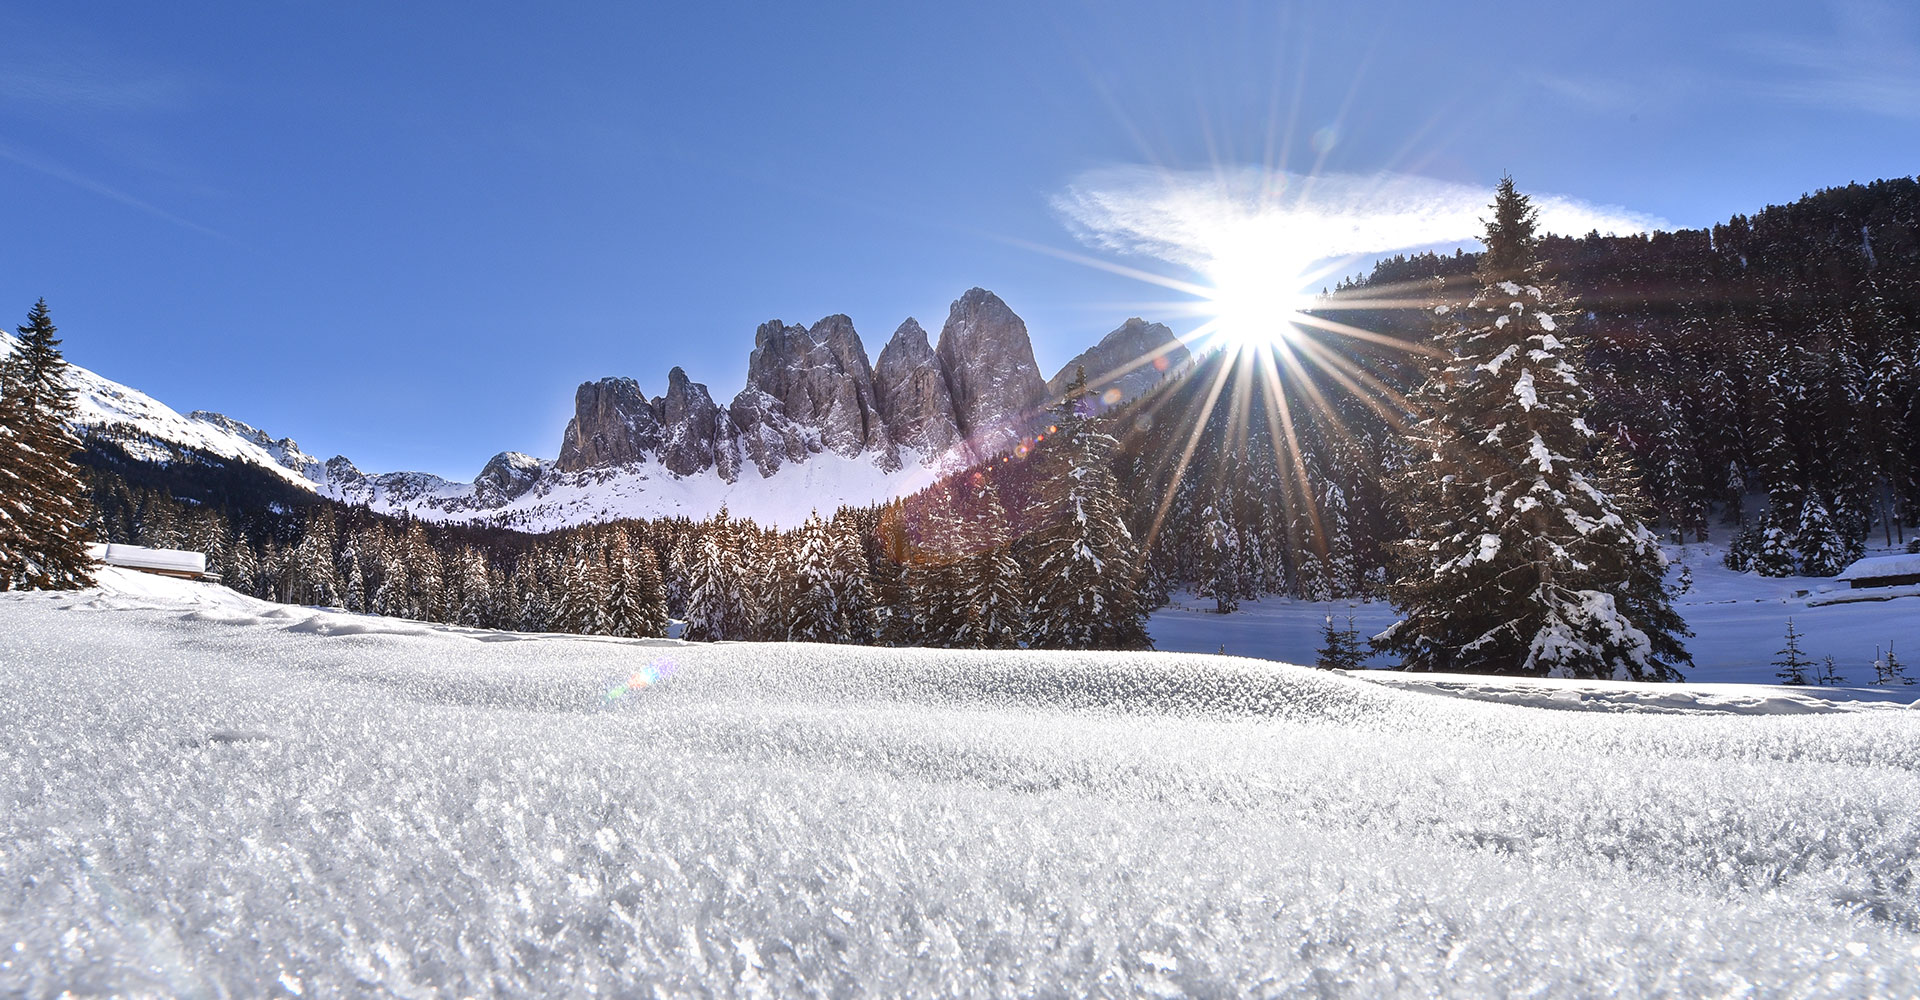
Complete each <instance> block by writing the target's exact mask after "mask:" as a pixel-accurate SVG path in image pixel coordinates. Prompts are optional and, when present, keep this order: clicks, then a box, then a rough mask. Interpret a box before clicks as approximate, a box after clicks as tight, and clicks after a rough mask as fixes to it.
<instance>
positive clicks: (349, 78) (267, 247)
mask: <svg viewBox="0 0 1920 1000" xmlns="http://www.w3.org/2000/svg"><path fill="white" fill-rule="evenodd" d="M1547 6H1549V5H1536V4H1484V3H1464V4H1433V3H1408V4H1359V3H1353V4H1338V5H1335V4H1315V5H1294V4H1280V3H1191V4H1188V3H1179V4H1175V3H1167V4H1133V3H1057V4H1055V3H1034V2H1024V3H967V4H883V3H875V4H870V5H826V4H818V5H816V4H790V5H773V4H757V5H730V4H721V3H713V4H655V3H619V4H614V3H605V4H598V5H589V4H549V5H530V4H479V3H459V4H455V3H447V4H441V5H436V4H429V3H406V4H394V3H370V4H356V3H349V2H328V3H317V2H315V3H309V2H287V0H278V2H235V3H227V4H216V3H207V4H194V5H172V4H149V3H121V4H110V3H93V2H88V0H75V2H71V3H62V4H34V5H27V4H13V5H8V6H7V7H5V8H0V37H5V38H7V39H8V51H9V57H8V59H7V60H6V61H5V63H4V64H3V65H0V185H4V188H3V189H0V190H4V192H5V193H4V195H0V213H4V214H3V215H0V223H3V224H4V226H5V231H6V233H7V239H6V240H5V241H4V243H3V244H0V307H5V308H11V309H12V310H13V312H14V313H15V314H18V315H19V316H24V315H25V312H26V309H27V307H28V306H29V305H30V304H31V303H32V301H33V300H34V299H35V298H36V297H38V296H43V295H44V296H46V298H47V299H48V301H49V304H50V305H51V306H52V308H53V314H54V318H55V320H56V322H58V323H59V324H60V326H61V327H62V330H63V332H64V333H65V335H66V336H67V338H68V349H69V354H70V356H71V357H72V358H73V359H74V360H75V361H77V362H78V363H80V364H83V365H86V366H87V367H90V368H93V369H95V370H97V371H100V372H101V373H102V374H105V375H108V376H109V377H113V378H117V379H119V380H121V381H124V382H128V383H130V384H132V385H134V386H136V387H139V388H141V389H144V390H146V391H149V392H151V393H153V394H155V395H156V396H158V397H159V398H161V399H162V400H164V401H166V402H168V403H169V404H171V405H173V406H175V407H176V408H178V409H181V410H188V409H195V408H204V409H216V410H221V411H224V412H226V413H228V414H230V415H232V416H235V417H238V418H240V419H243V420H246V421H249V422H251V423H254V424H256V425H259V426H261V427H263V428H266V429H268V430H270V431H272V432H274V433H276V434H291V435H293V436H295V437H296V438H298V439H299V440H300V442H301V444H302V446H303V447H305V448H306V449H307V450H309V451H312V452H315V453H317V454H319V455H321V456H323V457H324V456H327V455H332V454H334V453H336V452H344V453H346V454H348V455H349V456H350V457H352V458H354V459H355V460H356V461H357V462H359V463H360V464H361V465H362V467H363V468H367V469H369V470H387V469H396V468H411V469H424V470H428V471H434V472H439V473H442V474H446V475H452V476H458V477H461V478H466V477H469V476H471V475H472V474H473V473H474V472H475V471H477V470H478V469H479V467H480V465H481V464H482V463H483V462H484V461H485V460H486V459H487V457H488V456H489V455H491V454H492V453H494V452H496V451H499V450H502V449H514V450H520V451H526V452H530V453H533V454H537V455H544V456H549V457H551V456H552V455H553V454H555V452H556V451H557V449H558V444H559V436H560V431H561V429H562V427H563V426H564V424H565V421H566V418H567V416H568V415H569V412H570V409H571V402H572V395H573V388H574V386H575V385H576V384H578V383H579V382H580V381H582V380H585V379H590V378H597V377H600V376H604V375H631V376H633V377H635V378H637V379H639V381H640V383H641V385H642V387H643V388H644V389H646V391H647V392H648V393H649V394H652V393H656V392H659V391H661V390H663V389H664V387H665V381H666V371H667V369H668V368H670V367H672V366H674V365H682V366H684V367H685V368H686V369H687V370H688V372H689V373H690V374H692V376H693V377H694V378H695V379H696V380H699V381H704V382H706V383H708V384H709V385H710V386H711V387H712V388H713V390H714V393H715V395H716V397H718V398H721V399H726V398H730V397H731V396H732V394H733V393H734V392H735V391H737V390H738V389H739V387H740V385H741V383H742V381H743V379H744V374H745V367H746V355H747V352H748V350H749V349H750V348H751V346H752V334H753V329H754V327H755V326H756V325H757V324H758V323H760V322H761V321H764V320H767V319H773V318H780V319H784V320H786V321H789V322H805V323H811V322H812V321H814V320H816V319H818V318H820V317H821V316H823V315H827V314H829V313H834V312H845V313H847V314H849V315H851V316H852V317H853V319H854V322H855V324H856V326H857V327H858V329H859V330H860V333H861V335H862V338H863V339H864V340H865V342H866V344H867V347H868V351H869V353H870V354H874V355H877V354H878V352H879V349H880V347H881V345H882V344H884V343H885V341H886V339H887V337H888V336H889V335H890V334H891V333H892V331H893V329H894V327H895V326H896V325H898V323H899V322H900V321H901V320H902V319H903V318H905V317H906V316H909V315H911V316H915V317H917V318H919V319H920V320H921V322H922V323H923V324H924V325H926V326H927V327H928V329H929V330H930V331H933V332H935V333H937V332H938V328H939V325H940V323H941V322H942V321H943V320H944V319H945V316H946V310H947V306H948V304H949V303H950V302H951V301H952V300H953V299H954V298H955V297H957V296H958V295H959V294H960V293H961V292H962V291H964V290H965V289H966V288H968V287H970V286H973V285H981V286H984V287H987V288H991V289H993V290H994V291H996V292H998V293H1000V295H1001V296H1002V297H1003V298H1005V299H1006V300H1007V301H1008V303H1009V304H1010V305H1012V306H1013V308H1014V309H1015V310H1016V311H1017V312H1019V313H1020V314H1021V315H1022V316H1023V317H1025V318H1026V320H1027V322H1028V325H1029V327H1030V328H1031V330H1032V332H1033V335H1034V340H1035V348H1036V352H1037V354H1038V355H1039V359H1040V363H1041V367H1042V368H1043V369H1046V373H1047V374H1051V373H1052V370H1053V369H1054V368H1055V367H1056V366H1058V365H1059V364H1061V363H1063V362H1064V361H1065V360H1066V359H1067V358H1068V357H1069V356H1071V355H1072V354H1074V353H1075V352H1077V351H1078V350H1080V349H1081V348H1083V347H1085V346H1086V345H1087V344H1089V343H1091V342H1093V341H1094V340H1096V339H1098V338H1099V337H1100V336H1101V335H1102V334H1103V333H1105V332H1106V331H1108V330H1110V329H1112V328H1113V327H1115V326H1117V325H1118V323H1119V322H1120V320H1122V319H1124V318H1125V317H1126V316H1128V315H1131V314H1135V313H1144V314H1146V315H1147V316H1148V318H1150V319H1153V318H1163V317H1160V316H1156V315H1155V314H1154V308H1156V307H1154V306H1153V305H1152V304H1153V303H1156V302H1160V301H1163V300H1165V299H1166V298H1167V297H1168V293H1167V292H1165V291H1164V290H1162V289H1158V288H1153V287H1151V286H1147V285H1143V284H1141V283H1139V282H1136V281H1132V280H1129V279H1126V278H1123V277H1120V276H1117V275H1114V274H1111V273H1108V272H1106V271H1102V270H1099V269H1096V268H1091V267H1087V266H1084V265H1083V264H1080V263H1076V262H1074V261H1072V260H1069V259H1067V258H1066V257H1065V256H1062V255H1059V254H1054V253H1047V252H1043V250H1046V249H1050V250H1055V251H1066V252H1069V253H1072V254H1083V255H1090V256H1096V257H1101V258H1104V259H1113V260H1120V261H1122V262H1124V263H1127V264H1129V265H1131V266H1136V267H1141V268H1144V269H1149V270H1154V271H1156V272H1159V273H1164V274H1169V275H1174V276H1177V277H1192V276H1193V275H1192V274H1191V273H1190V271H1189V270H1187V269H1189V268H1191V267H1192V266H1193V265H1192V262H1191V261H1190V260H1188V259H1186V258H1183V257H1182V256H1181V255H1179V254H1177V253H1174V254H1169V253H1162V252H1156V251H1155V249H1154V246H1153V245H1151V244H1153V243H1154V241H1153V240H1144V241H1143V240H1139V239H1131V238H1103V237H1102V235H1101V234H1100V233H1098V232H1096V233H1093V234H1091V235H1090V234H1089V232H1088V228H1087V222H1088V220H1087V219H1086V218H1084V217H1080V218H1076V217H1075V210H1074V209H1073V207H1072V206H1073V204H1074V200H1073V198H1074V195H1075V193H1076V192H1078V194H1080V195H1085V194H1087V192H1088V191H1089V190H1092V191H1093V194H1094V195H1096V196H1098V197H1099V198H1102V199H1106V198H1108V196H1109V195H1112V196H1113V197H1121V198H1124V197H1125V196H1128V192H1127V191H1125V190H1120V191H1119V192H1118V193H1117V194H1115V193H1114V192H1113V191H1109V190H1107V189H1108V188H1111V187H1114V186H1115V185H1118V186H1119V187H1120V188H1125V186H1126V184H1127V183H1131V182H1129V181H1127V179H1128V178H1133V179H1134V180H1136V181H1137V180H1138V179H1139V178H1141V177H1146V178H1150V179H1151V178H1161V179H1164V178H1175V179H1177V180H1179V181H1180V183H1192V184H1196V185H1198V186H1199V187H1202V188H1204V187H1205V183H1204V179H1205V178H1207V177H1209V176H1224V175H1232V176H1235V177H1245V176H1249V175H1250V174H1258V173H1260V172H1261V171H1264V170H1274V171H1284V172H1288V173H1290V174H1291V175H1294V176H1295V177H1296V178H1297V177H1298V176H1299V175H1315V174H1328V175H1336V176H1341V177H1348V178H1351V177H1362V178H1364V177H1369V176H1377V175H1379V174H1380V173H1381V172H1391V174H1392V175H1393V177H1394V178H1395V179H1396V183H1400V182H1404V183H1411V184H1426V183H1433V184H1436V185H1441V186H1442V188H1440V189H1441V190H1447V191H1453V190H1459V189H1458V188H1456V187H1446V185H1467V186H1470V187H1471V188H1478V189H1489V188H1490V187H1491V185H1492V184H1493V182H1494V181H1495V180H1497V179H1498V177H1499V176H1500V174H1501V173H1502V172H1503V171H1507V172H1511V173H1512V175H1513V176H1514V178H1515V179H1516V181H1517V182H1519V184H1520V185H1521V187H1522V189H1523V190H1529V191H1534V192H1539V193H1542V194H1547V193H1551V194H1555V195H1560V196H1563V197H1564V198H1566V199H1568V200H1569V202H1570V203H1572V204H1575V205H1578V206H1584V207H1587V208H1591V209H1592V210H1593V211H1595V212H1598V213H1600V214H1601V215H1603V216H1604V215H1608V214H1609V213H1611V214H1612V215H1620V214H1621V213H1632V214H1631V215H1630V216H1628V218H1630V219H1647V218H1652V219H1660V220H1668V221H1670V222H1672V223H1674V224H1678V225H1700V224H1705V223H1710V222H1713V221H1715V220H1719V219H1722V218H1724V217H1726V216H1728V215H1730V214H1732V213H1735V212H1750V211H1753V210H1755V209H1757V208H1759V207H1761V206H1763V205H1766V204H1768V203H1778V202H1783V201H1789V200H1792V199H1793V198H1796V197H1798V196H1799V195H1801V194H1802V193H1805V192H1807V191H1810V190H1813V189H1816V188H1819V187H1825V186H1831V185H1835V184H1842V183H1845V182H1848V181H1852V180H1861V181H1865V180H1871V179H1874V178H1877V177H1887V176H1900V175H1903V174H1908V173H1910V172H1911V171H1913V170H1914V169H1915V164H1916V163H1920V18H1916V16H1915V15H1913V14H1910V13H1908V12H1907V10H1906V9H1905V8H1904V7H1902V6H1899V5H1893V4H1875V3H1848V4H1834V5H1822V4H1818V3H1781V4H1764V3H1762V4H1738V5H1735V4H1725V5H1722V4H1672V3H1647V4H1642V3H1614V4H1577V5H1576V4H1568V5H1564V6H1565V8H1566V9H1565V10H1563V11H1561V12H1559V13H1543V12H1542V8H1544V7H1547ZM1555 6H1557V5H1555ZM1152 183H1154V182H1152V181H1150V182H1149V186H1151V185H1152ZM1350 189H1352V185H1351V184H1349V185H1348V186H1347V187H1344V188H1343V187H1341V186H1340V185H1338V184H1330V185H1328V186H1327V187H1326V188H1325V189H1324V190H1328V191H1333V192H1335V193H1334V194H1331V195H1328V196H1327V198H1332V199H1335V200H1334V201H1333V202H1330V203H1328V204H1325V205H1322V206H1321V207H1322V208H1323V209H1324V210H1327V211H1337V210H1339V208H1340V206H1339V204H1338V203H1337V197H1338V192H1339V191H1344V190H1350ZM1134 193H1135V194H1137V193H1138V192H1134ZM1101 204H1103V205H1108V206H1109V207H1111V204H1113V203H1112V202H1111V200H1105V201H1102V202H1101ZM1109 221H1111V220H1109ZM1096 228H1097V224H1096ZM1289 231H1295V230H1289ZM1297 231H1298V232H1301V233H1303V234H1307V235H1303V237H1302V238H1303V240H1304V241H1306V242H1309V243H1311V242H1312V237H1311V236H1310V234H1311V232H1312V230H1310V229H1300V230H1297ZM1394 232H1396V233H1397V232H1400V230H1394ZM1106 235H1107V236H1109V237H1111V236H1112V234H1111V233H1108V234H1106ZM1133 235H1134V236H1138V235H1139V234H1137V233H1136V234H1133ZM1380 238H1381V239H1385V238H1386V237H1385V236H1382V237H1380ZM1036 248H1041V249H1036ZM1315 249H1316V248H1315V247H1314V246H1308V247H1306V248H1304V249H1303V250H1302V254H1303V255H1305V256H1307V257H1314V256H1320V254H1318V253H1317V252H1314V251H1315ZM1346 249H1347V250H1349V251H1351V250H1353V248H1346ZM1373 249H1377V250H1386V249H1391V248H1390V247H1385V246H1382V247H1378V248H1373ZM1123 251H1125V252H1126V253H1123ZM1356 252H1357V251H1356ZM1129 254H1130V255H1129ZM1356 266H1357V265H1356ZM1165 318H1171V317H1165ZM17 322H18V320H17V319H10V320H9V321H8V324H9V326H11V325H13V324H15V323H17ZM1176 325H1177V324H1176Z"/></svg>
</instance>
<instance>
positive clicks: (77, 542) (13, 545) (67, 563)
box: [0, 299, 93, 590]
mask: <svg viewBox="0 0 1920 1000" xmlns="http://www.w3.org/2000/svg"><path fill="white" fill-rule="evenodd" d="M19 330H20V339H19V341H18V342H17V343H16V344H15V345H14V349H13V351H12V353H10V354H9V355H7V356H6V358H4V359H0V590H11V589H15V588H23V589H30V590H72V589H75V588H79V587H84V586H87V585H88V584H90V583H92V582H93V559H92V558H91V557H89V556H88V555H87V543H89V542H91V541H93V531H92V529H91V527H90V524H91V523H92V521H93V513H92V510H91V505H90V504H89V503H88V501H87V489H86V487H85V486H84V485H83V484H82V483H81V480H80V473H79V470H78V469H77V468H76V467H75V466H74V464H73V454H74V452H76V451H78V450H79V449H80V442H79V441H78V440H77V439H76V438H75V437H74V436H73V431H72V430H71V429H69V426H68V425H69V423H70V421H71V420H72V419H73V414H74V400H73V387H72V386H71V385H69V384H68V382H67V361H66V358H65V357H64V356H62V355H61V353H60V340H59V338H57V337H55V336H54V334H55V333H56V332H58V331H57V329H56V328H55V327H54V325H53V319H52V317H51V316H49V315H48V313H47V300H45V299H41V300H40V301H38V302H36V303H34V306H33V309H32V311H30V312H29V313H28V314H27V322H26V325H24V326H22V327H20V328H19Z"/></svg>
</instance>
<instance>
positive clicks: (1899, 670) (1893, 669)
mask: <svg viewBox="0 0 1920 1000" xmlns="http://www.w3.org/2000/svg"><path fill="white" fill-rule="evenodd" d="M1873 683H1874V684H1875V685H1878V686H1881V687H1888V686H1892V685H1896V684H1912V683H1913V678H1911V677H1908V676H1907V670H1906V666H1905V665H1904V664H1902V663H1901V662H1900V658H1899V657H1897V656H1895V655H1893V643H1891V642H1889V643H1887V652H1886V654H1885V655H1884V656H1883V655H1879V653H1878V651H1877V650H1876V651H1875V656H1874V659H1873Z"/></svg>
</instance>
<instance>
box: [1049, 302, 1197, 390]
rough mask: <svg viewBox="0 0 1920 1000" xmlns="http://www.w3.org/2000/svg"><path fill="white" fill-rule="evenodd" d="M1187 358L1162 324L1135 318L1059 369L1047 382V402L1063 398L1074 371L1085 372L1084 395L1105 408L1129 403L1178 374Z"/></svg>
mask: <svg viewBox="0 0 1920 1000" xmlns="http://www.w3.org/2000/svg"><path fill="white" fill-rule="evenodd" d="M1190 357H1191V355H1190V354H1189V353H1188V352H1187V348H1186V345H1184V344H1182V343H1181V342H1180V338H1179V337H1176V336H1174V335H1173V331H1172V330H1170V329H1168V328H1167V326H1166V324H1164V323H1149V322H1147V321H1146V320H1144V319H1141V318H1140V317H1138V316H1135V317H1134V318H1132V319H1129V320H1127V321H1126V322H1125V323H1122V324H1120V327H1119V329H1117V330H1114V331H1113V332H1112V333H1109V334H1107V335H1106V336H1104V337H1102V338H1100V342H1099V343H1098V344H1095V345H1093V346H1092V347H1089V348H1087V349H1086V350H1084V351H1081V352H1080V353H1079V354H1077V355H1075V356H1074V359H1073V360H1072V361H1069V362H1067V363H1066V364H1065V365H1063V366H1061V368H1060V371H1059V372H1058V373H1056V374H1055V375H1054V376H1053V378H1051V379H1049V380H1047V400H1048V401H1049V402H1051V401H1053V400H1056V399H1059V398H1060V397H1061V396H1062V395H1063V394H1065V392H1066V389H1067V385H1068V383H1070V382H1072V381H1073V373H1074V370H1075V369H1076V368H1085V369H1086V371H1087V391H1088V392H1089V393H1091V394H1092V395H1093V396H1094V398H1096V399H1101V400H1103V401H1104V402H1107V403H1109V404H1111V403H1118V402H1122V401H1124V400H1129V399H1132V398H1133V397H1135V396H1138V395H1140V394H1141V393H1143V392H1146V391H1147V390H1148V389H1150V388H1152V387H1153V386H1154V384H1155V383H1157V382H1159V381H1160V380H1161V379H1163V378H1166V377H1167V375H1168V374H1169V373H1171V372H1176V371H1179V370H1180V368H1181V367H1182V366H1184V365H1185V364H1186V363H1187V361H1188V359H1189V358H1190ZM1116 389H1117V390H1119V394H1118V395H1114V396H1109V395H1108V390H1116Z"/></svg>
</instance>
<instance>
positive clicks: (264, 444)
mask: <svg viewBox="0 0 1920 1000" xmlns="http://www.w3.org/2000/svg"><path fill="white" fill-rule="evenodd" d="M187 419H189V420H198V421H200V422H201V423H203V424H210V425H212V426H214V427H218V428H220V429H221V430H224V431H226V432H228V433H230V434H232V435H234V436H236V437H239V438H241V439H243V440H246V441H251V442H252V443H254V444H255V445H258V446H259V447H260V448H261V449H263V450H265V451H266V453H267V454H269V455H272V456H273V460H274V461H276V462H278V463H280V465H281V466H282V467H283V468H287V469H291V470H293V471H294V472H297V473H299V474H301V475H302V476H305V477H307V478H308V479H311V480H314V481H316V482H317V481H319V479H320V476H321V474H322V471H323V470H322V469H321V465H320V460H319V459H317V458H315V457H313V456H312V455H309V454H307V453H305V452H303V451H301V450H300V445H299V444H297V443H295V442H294V440H293V439H292V438H290V437H284V438H278V439H276V438H274V437H273V436H271V435H269V434H268V433H267V432H266V431H263V430H261V429H260V428H258V427H255V426H253V425H252V424H249V423H246V422H245V421H241V420H235V419H233V418H232V417H229V416H227V415H226V414H224V413H215V412H213V411H211V410H195V411H193V412H192V413H189V414H187Z"/></svg>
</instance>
